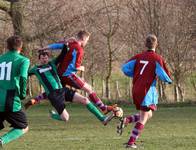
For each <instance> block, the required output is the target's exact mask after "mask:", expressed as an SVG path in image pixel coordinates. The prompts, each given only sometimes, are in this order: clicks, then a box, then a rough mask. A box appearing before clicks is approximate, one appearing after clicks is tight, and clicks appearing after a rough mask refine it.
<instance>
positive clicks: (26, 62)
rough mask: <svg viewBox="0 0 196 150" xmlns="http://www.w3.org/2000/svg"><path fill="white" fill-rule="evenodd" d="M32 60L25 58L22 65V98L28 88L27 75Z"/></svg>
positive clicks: (20, 83)
mask: <svg viewBox="0 0 196 150" xmlns="http://www.w3.org/2000/svg"><path fill="white" fill-rule="evenodd" d="M29 65H30V61H29V59H25V60H24V61H23V62H22V64H21V66H20V82H19V85H20V95H19V96H20V99H24V98H25V97H26V89H27V77H28V69H29Z"/></svg>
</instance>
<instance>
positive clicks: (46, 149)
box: [1, 103, 196, 150]
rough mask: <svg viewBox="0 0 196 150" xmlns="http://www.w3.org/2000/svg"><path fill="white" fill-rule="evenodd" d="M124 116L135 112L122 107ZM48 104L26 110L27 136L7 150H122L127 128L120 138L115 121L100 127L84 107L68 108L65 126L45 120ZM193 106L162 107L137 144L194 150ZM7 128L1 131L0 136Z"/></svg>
mask: <svg viewBox="0 0 196 150" xmlns="http://www.w3.org/2000/svg"><path fill="white" fill-rule="evenodd" d="M122 107H123V109H124V112H125V114H128V113H130V112H131V113H134V112H135V110H134V109H133V107H132V106H131V107H128V106H126V107H125V106H122ZM50 108H51V107H50V106H48V103H44V104H41V105H39V106H37V107H33V108H31V109H29V110H28V111H27V115H28V118H29V127H30V130H29V133H27V134H26V135H24V136H23V137H22V138H20V139H18V140H16V141H14V142H12V143H10V144H8V145H5V146H4V149H6V150H22V149H23V150H54V149H55V150H121V149H122V150H123V149H125V148H124V147H123V145H122V144H123V143H125V142H127V140H128V137H129V133H130V128H132V126H128V127H127V128H126V129H125V131H124V133H123V135H122V136H118V135H117V134H116V124H117V120H113V121H112V122H111V123H110V124H108V126H103V125H102V124H101V123H100V122H99V121H97V120H96V119H95V118H94V117H93V115H91V114H90V113H88V111H87V110H86V109H85V107H82V106H79V105H73V104H71V105H68V106H67V109H68V111H69V112H70V114H71V115H70V116H71V118H70V121H69V123H67V124H64V123H63V122H58V121H54V120H51V119H50V118H49V117H48V110H49V109H50ZM195 118H196V107H195V106H181V105H179V106H178V105H175V106H172V107H164V106H161V107H160V108H159V110H158V111H157V112H156V113H155V114H154V117H153V118H152V120H151V121H150V122H149V123H148V124H147V125H146V128H145V130H144V132H143V134H142V136H141V138H140V139H139V141H138V145H139V147H140V148H139V149H145V150H165V149H166V150H195V149H196V134H195V133H196V119H195ZM8 129H9V128H6V129H4V130H3V132H2V131H1V134H3V133H4V132H5V131H7V130H8Z"/></svg>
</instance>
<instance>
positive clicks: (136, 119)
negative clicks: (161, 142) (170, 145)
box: [117, 34, 172, 148]
mask: <svg viewBox="0 0 196 150" xmlns="http://www.w3.org/2000/svg"><path fill="white" fill-rule="evenodd" d="M157 45H158V44H157V38H156V36H155V35H151V34H150V35H148V36H147V38H146V47H147V50H146V51H144V52H142V53H140V54H137V55H135V56H134V57H132V58H131V59H130V60H128V61H127V62H126V63H125V64H124V65H123V66H122V71H123V73H124V74H125V75H126V76H129V77H132V78H133V88H132V95H133V101H134V104H135V106H136V109H137V110H139V113H137V114H135V115H131V116H127V117H125V118H124V119H121V121H120V124H119V126H118V127H117V131H118V133H120V134H122V130H123V128H124V127H125V126H127V125H128V124H129V123H135V126H134V128H133V130H132V133H131V136H130V138H129V140H128V142H127V145H126V147H127V148H137V145H136V140H137V139H138V137H139V135H140V134H141V133H142V131H143V129H144V126H145V124H146V122H147V121H148V120H149V119H150V118H151V117H152V113H153V111H155V110H156V105H157V103H158V94H157V92H156V81H157V77H158V78H159V79H160V80H162V81H164V82H167V83H172V80H171V78H170V73H169V71H168V69H167V68H166V65H165V62H164V60H163V58H162V57H161V56H160V55H158V54H156V53H155V48H156V47H157Z"/></svg>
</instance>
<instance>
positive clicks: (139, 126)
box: [128, 122, 144, 145]
mask: <svg viewBox="0 0 196 150" xmlns="http://www.w3.org/2000/svg"><path fill="white" fill-rule="evenodd" d="M143 128H144V125H143V124H141V123H140V122H137V123H136V124H135V127H134V128H133V130H132V133H131V136H130V138H129V141H128V144H129V145H131V144H134V143H135V141H136V140H137V138H138V137H139V135H140V134H141V132H142V130H143Z"/></svg>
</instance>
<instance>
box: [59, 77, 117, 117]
mask: <svg viewBox="0 0 196 150" xmlns="http://www.w3.org/2000/svg"><path fill="white" fill-rule="evenodd" d="M63 80H66V81H65V82H64V81H63ZM62 82H64V83H66V84H68V85H70V86H72V87H74V88H76V89H81V90H83V91H85V92H87V93H88V95H89V99H90V100H91V101H92V102H93V103H94V104H95V105H96V106H98V107H99V108H100V109H101V111H102V112H103V113H105V114H107V113H108V112H110V111H112V110H113V109H114V107H116V106H117V105H113V106H107V105H105V104H104V103H103V102H102V101H101V99H100V98H99V97H98V96H97V94H96V92H95V91H93V90H92V87H91V86H90V85H89V84H88V83H86V82H85V81H84V80H82V79H81V78H80V77H78V76H77V75H75V74H71V75H70V76H68V77H63V78H62Z"/></svg>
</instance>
